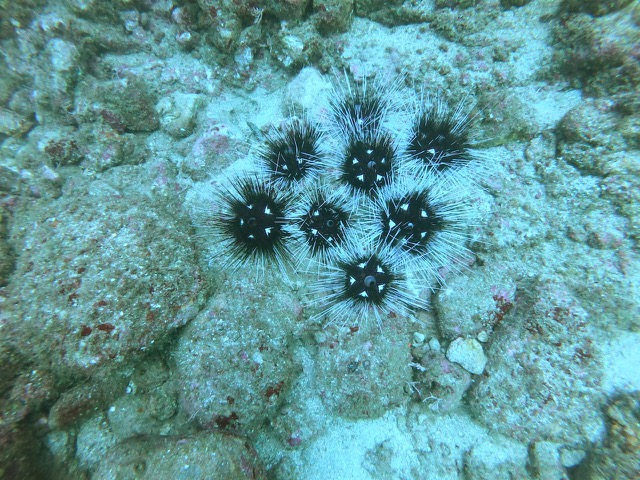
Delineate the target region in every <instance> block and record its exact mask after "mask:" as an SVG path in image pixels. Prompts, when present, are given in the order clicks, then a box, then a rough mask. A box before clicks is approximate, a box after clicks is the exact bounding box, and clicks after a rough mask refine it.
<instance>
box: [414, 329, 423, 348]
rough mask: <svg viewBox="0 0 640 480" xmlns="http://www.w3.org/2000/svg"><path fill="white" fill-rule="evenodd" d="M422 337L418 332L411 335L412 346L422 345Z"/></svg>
mask: <svg viewBox="0 0 640 480" xmlns="http://www.w3.org/2000/svg"><path fill="white" fill-rule="evenodd" d="M424 339H425V337H424V335H423V334H422V333H420V332H414V333H413V345H414V346H416V347H418V346H420V345H422V344H423V343H424Z"/></svg>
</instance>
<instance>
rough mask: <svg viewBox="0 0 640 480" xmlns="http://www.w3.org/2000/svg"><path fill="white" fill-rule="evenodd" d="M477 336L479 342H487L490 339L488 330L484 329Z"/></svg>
mask: <svg viewBox="0 0 640 480" xmlns="http://www.w3.org/2000/svg"><path fill="white" fill-rule="evenodd" d="M476 338H477V339H478V341H479V342H482V343H486V342H487V341H488V340H489V334H488V333H487V332H486V331H484V330H482V331H481V332H480V333H478V336H477V337H476Z"/></svg>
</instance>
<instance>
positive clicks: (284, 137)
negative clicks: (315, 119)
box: [260, 118, 323, 187]
mask: <svg viewBox="0 0 640 480" xmlns="http://www.w3.org/2000/svg"><path fill="white" fill-rule="evenodd" d="M322 135H323V134H322V132H321V131H320V129H318V127H317V126H316V125H315V124H313V123H311V122H310V121H309V120H307V119H306V118H302V119H298V118H294V119H292V120H291V121H289V122H288V124H287V125H286V126H284V127H283V128H281V129H278V130H276V131H275V132H274V133H273V134H271V135H270V136H269V137H267V140H266V144H265V146H264V148H263V149H262V150H261V151H260V157H261V158H262V161H263V163H264V165H265V168H266V170H267V172H268V175H269V176H270V178H271V180H272V181H273V182H274V183H276V184H278V185H279V186H282V187H287V186H292V185H298V184H300V183H301V182H303V181H305V180H308V179H313V178H315V177H316V176H317V175H318V173H319V171H320V169H321V166H322V152H321V149H320V146H321V143H322Z"/></svg>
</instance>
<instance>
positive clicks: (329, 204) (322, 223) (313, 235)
mask: <svg viewBox="0 0 640 480" xmlns="http://www.w3.org/2000/svg"><path fill="white" fill-rule="evenodd" d="M299 205H300V207H299V208H298V209H297V210H296V212H295V213H294V218H295V222H296V227H297V231H298V234H297V237H298V240H299V245H300V246H299V248H298V249H297V251H296V252H295V253H294V256H295V257H296V258H297V259H298V264H301V263H302V262H303V261H304V260H305V259H306V260H307V261H313V260H315V261H316V262H323V263H324V262H328V261H330V259H331V258H333V256H334V254H335V252H336V249H338V248H339V247H340V246H341V245H343V244H344V242H345V241H346V236H347V233H348V229H349V227H350V223H351V212H352V210H353V203H352V202H351V201H350V199H349V195H348V192H346V191H345V190H344V189H331V188H329V187H328V186H327V185H317V186H314V187H313V188H309V189H307V190H306V191H305V192H303V193H302V195H301V199H300V202H299Z"/></svg>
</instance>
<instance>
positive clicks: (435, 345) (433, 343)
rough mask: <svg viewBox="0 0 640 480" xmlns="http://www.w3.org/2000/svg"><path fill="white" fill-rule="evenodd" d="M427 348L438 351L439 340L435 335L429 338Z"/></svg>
mask: <svg viewBox="0 0 640 480" xmlns="http://www.w3.org/2000/svg"><path fill="white" fill-rule="evenodd" d="M429 348H430V349H431V350H433V351H436V352H438V351H440V341H439V340H438V339H437V338H436V337H433V338H432V339H431V340H429Z"/></svg>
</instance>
